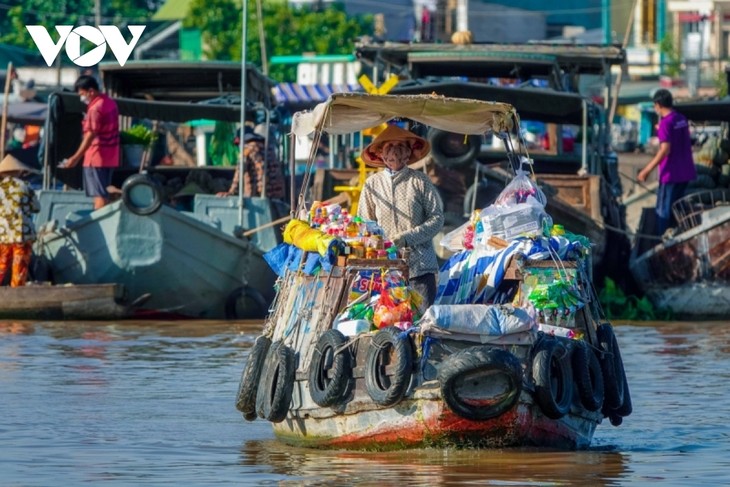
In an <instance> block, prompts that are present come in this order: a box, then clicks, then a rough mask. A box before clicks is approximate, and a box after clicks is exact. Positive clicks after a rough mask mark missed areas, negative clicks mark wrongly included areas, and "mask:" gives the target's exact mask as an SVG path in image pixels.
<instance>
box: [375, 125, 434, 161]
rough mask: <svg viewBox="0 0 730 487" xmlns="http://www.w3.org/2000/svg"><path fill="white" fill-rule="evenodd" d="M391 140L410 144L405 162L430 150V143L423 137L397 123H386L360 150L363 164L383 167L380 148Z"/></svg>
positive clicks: (424, 154) (416, 158) (418, 158)
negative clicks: (409, 150) (385, 126)
mask: <svg viewBox="0 0 730 487" xmlns="http://www.w3.org/2000/svg"><path fill="white" fill-rule="evenodd" d="M393 140H401V141H404V142H408V145H410V146H411V157H410V159H408V162H407V164H411V163H413V162H416V161H420V160H421V159H423V158H424V157H426V156H427V155H428V153H429V152H430V151H431V145H430V144H429V143H428V141H427V140H426V139H424V138H423V137H419V136H418V135H416V134H414V133H413V132H409V131H408V130H404V129H402V128H400V127H398V126H397V125H388V128H386V129H385V130H383V131H382V132H381V133H380V134H379V135H378V136H377V137H376V138H375V140H373V141H372V142H371V143H370V144H369V145H368V146H367V147H365V149H364V150H363V151H362V154H361V157H362V160H363V161H365V164H367V165H369V166H375V167H383V166H385V164H384V163H383V159H382V157H381V156H380V150H381V149H382V148H383V144H385V143H386V142H390V141H393Z"/></svg>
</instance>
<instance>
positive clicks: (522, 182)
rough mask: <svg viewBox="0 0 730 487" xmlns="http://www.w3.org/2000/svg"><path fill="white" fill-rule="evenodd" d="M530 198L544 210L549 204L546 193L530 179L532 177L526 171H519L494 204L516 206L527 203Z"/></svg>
mask: <svg viewBox="0 0 730 487" xmlns="http://www.w3.org/2000/svg"><path fill="white" fill-rule="evenodd" d="M530 196H531V197H533V198H534V199H535V200H536V201H537V202H538V203H540V204H541V205H542V206H543V208H544V207H545V205H546V204H547V198H546V197H545V193H543V192H542V190H541V189H540V188H539V187H538V186H537V184H536V183H535V182H534V181H533V180H532V179H530V175H529V174H528V173H527V172H526V171H523V170H522V169H518V170H517V171H516V175H515V177H514V179H512V181H510V183H509V184H508V185H507V187H506V188H504V189H503V190H502V192H501V193H499V196H498V197H497V199H496V200H495V202H494V204H495V205H496V206H514V205H518V204H522V203H527V202H528V198H529V197H530Z"/></svg>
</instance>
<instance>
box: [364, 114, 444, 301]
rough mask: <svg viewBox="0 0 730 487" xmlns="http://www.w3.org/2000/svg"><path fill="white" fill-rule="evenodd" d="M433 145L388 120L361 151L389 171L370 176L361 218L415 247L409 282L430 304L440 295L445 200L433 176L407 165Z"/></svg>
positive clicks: (405, 245)
mask: <svg viewBox="0 0 730 487" xmlns="http://www.w3.org/2000/svg"><path fill="white" fill-rule="evenodd" d="M430 150H431V147H430V145H429V143H428V141H426V140H425V139H424V138H422V137H419V136H418V135H416V134H414V133H412V132H409V131H408V130H404V129H402V128H400V127H398V126H396V125H389V126H388V127H387V128H386V129H385V130H383V131H382V132H381V133H380V134H379V135H378V136H377V137H376V138H375V140H373V141H372V143H370V145H368V146H367V147H365V149H363V152H362V154H361V157H362V159H363V161H365V163H366V164H368V165H369V166H373V167H382V168H384V170H383V171H380V172H378V173H376V174H374V175H372V176H370V177H369V178H368V179H367V180H366V181H365V186H364V187H363V189H362V192H361V193H360V201H359V206H358V215H359V216H360V217H361V218H365V219H368V220H374V221H376V222H377V223H378V224H379V225H380V226H381V227H382V228H383V231H384V232H385V237H386V238H387V239H389V240H391V241H393V243H394V244H395V245H396V246H397V247H398V248H408V249H410V252H409V256H408V272H409V279H410V284H411V286H412V287H414V288H415V289H416V290H417V291H418V292H419V293H420V294H421V295H423V296H424V297H425V298H426V300H427V302H428V304H429V305H431V304H433V301H434V299H435V298H436V274H437V273H438V269H439V268H438V260H437V259H436V251H435V250H434V248H433V242H432V240H433V238H434V237H435V236H436V234H437V233H438V232H439V231H441V228H442V227H443V225H444V210H443V202H442V201H441V197H440V196H439V194H438V191H437V190H436V187H435V186H434V185H433V183H432V182H431V180H430V179H429V177H428V176H427V175H426V174H424V173H423V172H422V171H417V170H415V169H411V168H410V167H408V164H411V163H414V162H416V161H418V160H421V159H423V158H424V157H426V156H427V155H428V154H429V152H430Z"/></svg>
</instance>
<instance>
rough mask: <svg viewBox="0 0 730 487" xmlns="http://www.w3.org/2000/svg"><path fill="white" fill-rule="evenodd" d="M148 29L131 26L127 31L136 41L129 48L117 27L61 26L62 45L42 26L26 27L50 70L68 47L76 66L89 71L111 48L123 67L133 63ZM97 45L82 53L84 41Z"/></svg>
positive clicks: (68, 53)
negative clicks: (136, 50)
mask: <svg viewBox="0 0 730 487" xmlns="http://www.w3.org/2000/svg"><path fill="white" fill-rule="evenodd" d="M145 27H146V26H144V25H129V26H127V28H128V29H129V32H130V33H131V34H132V40H131V41H130V42H129V44H127V41H125V40H124V37H123V36H122V33H121V32H119V28H118V27H117V26H116V25H100V26H99V27H98V28H96V27H92V26H90V25H81V26H79V27H76V28H74V26H73V25H57V26H56V32H58V35H59V39H58V42H53V39H51V35H50V34H49V33H48V31H47V30H46V28H45V27H44V26H42V25H26V26H25V28H26V29H28V32H29V33H30V36H31V37H32V38H33V42H35V45H36V46H37V47H38V50H39V51H40V53H41V55H42V56H43V60H44V61H46V64H47V65H48V66H49V67H50V66H51V65H52V64H53V62H54V61H55V60H56V58H57V57H58V54H59V53H60V52H61V48H62V47H63V45H64V43H65V45H66V55H68V58H69V59H70V60H71V61H72V62H73V63H74V64H75V65H76V66H82V67H85V68H86V67H89V66H94V65H96V64H99V62H100V61H101V60H102V59H103V58H104V54H106V47H107V45H108V46H109V48H110V49H111V50H112V54H114V57H116V58H117V61H118V62H119V64H120V66H124V63H126V62H127V59H129V56H130V54H132V50H133V49H134V46H136V45H137V42H138V41H139V38H140V37H142V32H144V29H145ZM82 37H83V38H84V39H86V40H87V41H89V42H91V43H92V44H94V45H95V46H96V47H94V48H93V49H92V50H90V51H88V52H85V53H83V54H82V53H81V38H82Z"/></svg>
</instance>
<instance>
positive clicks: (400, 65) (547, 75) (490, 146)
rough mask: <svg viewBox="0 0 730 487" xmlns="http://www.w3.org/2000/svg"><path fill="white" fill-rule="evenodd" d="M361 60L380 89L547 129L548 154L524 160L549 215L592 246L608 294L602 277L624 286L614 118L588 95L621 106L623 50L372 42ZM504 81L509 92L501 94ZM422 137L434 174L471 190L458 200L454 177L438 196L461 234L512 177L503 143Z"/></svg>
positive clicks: (438, 134)
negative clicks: (502, 106) (503, 113)
mask: <svg viewBox="0 0 730 487" xmlns="http://www.w3.org/2000/svg"><path fill="white" fill-rule="evenodd" d="M356 53H357V56H358V58H359V59H361V60H362V61H363V62H364V63H365V64H366V65H369V66H372V68H373V71H374V72H376V73H382V78H383V79H385V78H387V77H388V75H389V74H393V73H395V74H398V76H399V78H400V80H401V81H400V82H399V83H398V84H397V85H396V86H395V87H394V88H393V89H392V90H391V91H390V93H391V94H404V95H406V94H429V93H436V94H439V95H444V96H447V97H464V98H470V99H477V100H491V101H497V102H504V103H509V104H510V105H512V106H513V107H515V109H516V110H517V113H519V115H520V118H521V120H522V121H523V128H524V127H528V123H529V124H533V125H534V124H538V126H544V127H546V129H545V130H546V132H545V134H544V135H545V137H546V139H547V140H545V141H543V142H545V143H546V144H547V149H546V148H544V147H539V146H540V144H536V143H533V144H530V145H531V148H530V150H529V154H527V155H528V156H529V158H530V159H531V160H532V161H533V165H532V168H531V170H532V171H534V172H535V174H536V175H537V179H538V181H539V182H540V184H541V185H542V186H543V188H544V190H545V193H546V194H547V196H548V205H549V209H548V211H549V213H550V214H551V215H553V216H554V217H555V218H557V219H559V220H560V221H561V222H562V223H563V224H564V225H565V227H566V228H567V229H569V230H570V231H572V232H574V233H577V234H581V235H585V236H587V237H589V238H590V239H591V242H592V243H593V268H594V272H595V278H596V283H598V284H599V285H602V283H603V278H604V277H605V276H608V277H611V278H612V279H614V281H616V282H623V278H622V276H623V275H626V274H628V268H627V264H626V263H627V262H628V257H629V253H630V241H629V238H628V237H627V225H626V219H625V208H624V206H623V204H622V202H621V195H622V189H621V181H620V178H619V175H618V157H617V156H616V154H615V153H614V152H613V151H611V150H610V138H611V132H610V126H609V125H607V124H606V122H605V120H606V119H607V117H608V114H607V110H606V109H605V108H604V106H603V103H602V102H601V101H596V100H595V97H592V96H591V92H590V91H589V90H588V88H587V87H590V89H592V90H593V93H598V94H600V96H601V97H606V96H609V97H611V96H616V94H615V93H614V88H613V86H612V84H611V76H610V69H611V67H612V66H620V65H622V64H624V63H625V62H626V54H625V51H624V50H623V49H621V48H620V47H617V46H590V45H587V46H583V45H581V46H574V45H565V44H563V45H560V44H548V43H530V44H499V43H496V44H471V45H456V44H448V43H444V44H429V43H419V44H405V43H392V42H385V43H383V42H377V41H369V40H365V41H363V42H361V43H358V44H357V45H356ZM456 76H458V77H459V78H456ZM495 80H497V81H495ZM505 80H511V82H509V83H507V84H503V85H499V84H496V85H495V83H503V82H504V81H505ZM591 83H593V84H594V86H591ZM598 87H600V90H598V89H597V88H598ZM579 88H580V89H581V92H579ZM610 101H611V99H610V98H609V100H607V102H610ZM606 106H609V104H607V105H606ZM568 127H570V128H568ZM525 130H526V129H525ZM576 130H577V133H575V131H576ZM569 132H572V133H571V134H570V136H569ZM424 135H425V136H427V137H428V139H429V141H430V142H431V146H432V148H433V149H432V156H433V160H434V162H435V164H436V166H437V167H436V168H435V172H436V174H439V175H440V174H444V175H446V174H454V173H456V174H458V177H460V178H462V179H463V180H464V183H463V185H464V186H465V190H464V191H458V190H455V187H456V185H454V184H453V176H449V177H446V176H445V177H444V178H443V179H444V180H445V181H447V183H445V184H444V185H442V186H443V187H442V191H441V195H442V197H443V198H444V200H445V201H444V202H445V204H446V207H447V209H449V208H450V207H451V208H452V209H453V213H452V214H451V215H450V214H449V212H447V215H446V216H447V228H445V231H448V230H449V229H451V228H454V227H456V226H458V225H461V224H462V223H463V221H464V219H465V218H468V216H469V214H470V213H471V212H472V211H474V209H479V208H483V207H485V206H486V205H488V204H490V203H492V202H493V201H494V198H495V197H496V196H497V194H498V193H499V191H501V189H502V188H503V187H504V185H505V183H506V181H509V179H510V178H511V173H512V169H513V168H511V167H510V162H508V157H507V155H506V153H505V151H504V150H503V149H502V144H501V143H499V141H497V143H496V144H495V143H494V142H492V143H489V138H488V137H486V138H483V140H482V141H481V144H480V141H479V137H476V136H475V137H471V138H469V139H468V140H465V141H464V142H465V143H460V142H461V140H460V139H459V136H458V135H454V134H448V133H444V132H443V131H439V130H433V129H431V130H429V131H428V132H427V133H426V134H424ZM492 140H493V139H492ZM518 143H519V142H518ZM512 165H513V164H512ZM435 182H436V181H435ZM437 185H438V184H437ZM462 209H463V211H462ZM454 213H455V214H454ZM449 217H451V218H449Z"/></svg>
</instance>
